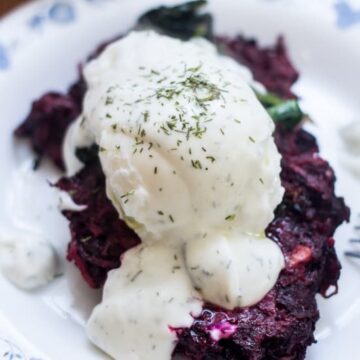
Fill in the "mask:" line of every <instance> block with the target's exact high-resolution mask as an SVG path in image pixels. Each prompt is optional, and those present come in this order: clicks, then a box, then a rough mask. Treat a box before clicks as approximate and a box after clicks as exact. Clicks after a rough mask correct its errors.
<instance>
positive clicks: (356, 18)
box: [335, 1, 360, 29]
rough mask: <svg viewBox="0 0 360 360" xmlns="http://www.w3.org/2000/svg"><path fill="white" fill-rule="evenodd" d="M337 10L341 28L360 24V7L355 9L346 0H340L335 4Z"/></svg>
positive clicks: (338, 23)
mask: <svg viewBox="0 0 360 360" xmlns="http://www.w3.org/2000/svg"><path fill="white" fill-rule="evenodd" d="M335 10H336V14H337V25H338V27H339V28H341V29H346V28H349V27H351V26H353V25H356V24H360V8H359V9H358V10H355V9H353V8H352V7H351V6H350V4H349V3H347V2H346V1H339V2H337V3H336V4H335Z"/></svg>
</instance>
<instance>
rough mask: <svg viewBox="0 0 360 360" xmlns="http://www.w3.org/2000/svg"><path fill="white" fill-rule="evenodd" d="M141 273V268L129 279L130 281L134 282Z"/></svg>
mask: <svg viewBox="0 0 360 360" xmlns="http://www.w3.org/2000/svg"><path fill="white" fill-rule="evenodd" d="M142 273H143V270H139V271H138V272H137V273H136V274H135V275H134V276H133V277H132V278H131V279H130V281H131V282H134V281H135V280H136V279H137V278H138V277H139V276H140V275H141V274H142Z"/></svg>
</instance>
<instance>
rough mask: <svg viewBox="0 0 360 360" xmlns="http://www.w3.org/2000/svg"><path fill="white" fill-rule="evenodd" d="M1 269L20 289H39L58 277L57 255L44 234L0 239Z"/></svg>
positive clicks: (5, 236) (26, 233)
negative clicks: (44, 237)
mask: <svg viewBox="0 0 360 360" xmlns="http://www.w3.org/2000/svg"><path fill="white" fill-rule="evenodd" d="M0 268H1V271H2V273H3V274H4V275H5V277H7V278H8V279H9V280H10V281H11V282H12V283H14V284H15V285H16V286H18V287H19V288H22V289H24V290H33V289H37V288H39V287H41V286H44V285H46V284H47V283H49V282H50V281H51V280H52V279H53V278H54V277H55V274H56V268H57V266H56V256H55V252H54V249H53V248H52V246H51V245H50V243H49V242H48V241H46V240H45V239H43V237H42V235H41V234H36V233H31V232H23V233H21V232H18V233H17V234H16V235H0Z"/></svg>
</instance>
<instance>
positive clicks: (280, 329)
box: [16, 37, 349, 360]
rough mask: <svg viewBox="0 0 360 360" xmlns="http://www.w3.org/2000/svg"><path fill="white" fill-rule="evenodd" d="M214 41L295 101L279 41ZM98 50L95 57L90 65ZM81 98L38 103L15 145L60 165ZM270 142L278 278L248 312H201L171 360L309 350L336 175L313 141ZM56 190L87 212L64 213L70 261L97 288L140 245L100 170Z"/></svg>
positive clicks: (287, 355)
mask: <svg viewBox="0 0 360 360" xmlns="http://www.w3.org/2000/svg"><path fill="white" fill-rule="evenodd" d="M217 41H218V43H221V47H222V48H223V49H225V50H226V52H228V53H229V54H230V55H231V56H233V57H235V58H236V59H237V60H239V61H241V62H242V63H244V64H245V65H247V66H248V67H249V68H250V69H251V70H252V71H253V73H254V75H255V79H256V80H258V81H259V82H261V83H263V84H264V85H265V87H266V88H267V89H268V90H270V91H272V92H274V93H276V94H278V95H280V96H281V97H284V98H291V97H294V95H293V93H292V92H291V90H290V88H291V86H292V85H293V83H294V82H295V81H296V79H297V77H298V74H297V72H296V70H295V69H294V68H293V66H292V64H291V63H290V61H289V59H288V57H287V54H286V50H285V47H284V44H283V40H282V39H279V40H278V43H277V44H276V46H275V47H274V48H267V49H261V48H259V46H258V45H257V43H256V42H255V41H254V40H246V39H244V38H242V37H237V38H235V39H228V38H219V39H218V40H217ZM102 49H103V46H101V47H99V48H98V50H97V51H96V52H95V53H94V54H95V55H94V54H93V55H92V57H94V56H96V54H98V53H99V52H101V51H102ZM85 91H86V84H85V82H84V80H83V79H82V78H80V79H79V81H78V82H77V83H75V84H74V85H73V86H72V87H71V88H70V90H69V93H68V95H56V94H48V95H45V96H44V97H43V98H41V99H40V100H39V101H37V102H36V103H35V104H34V106H33V108H32V111H31V113H30V115H29V117H28V118H27V119H26V121H25V123H24V124H22V125H21V126H20V128H19V129H18V130H17V131H16V133H17V135H20V136H25V137H29V138H30V140H31V142H32V144H33V146H34V148H35V150H36V151H37V152H39V153H43V154H44V155H48V156H50V157H51V158H52V159H53V160H54V161H55V162H56V163H57V164H58V165H62V159H61V144H62V140H63V139H62V138H63V136H64V133H65V129H66V127H67V126H68V124H69V123H70V122H71V121H72V120H74V119H75V118H76V116H77V115H78V114H79V112H80V109H81V106H82V99H83V96H84V93H85ZM64 99H66V100H67V101H62V100H64ZM55 100H58V101H55ZM58 104H59V106H58ZM59 128H60V130H61V131H57V129H59ZM275 141H276V144H277V146H278V148H279V151H280V152H281V154H282V156H283V159H282V172H281V179H282V184H283V186H284V187H285V196H284V200H283V202H282V203H281V204H280V205H279V206H278V208H277V210H276V214H275V218H274V220H273V221H272V223H271V224H270V225H269V227H268V229H267V235H268V236H269V237H270V238H272V239H273V240H274V241H275V242H277V243H278V244H279V245H280V246H281V248H282V251H283V252H284V255H285V259H286V268H285V269H284V270H283V271H282V273H281V274H280V277H279V280H278V282H277V283H276V285H275V287H274V288H273V289H272V290H271V291H270V293H269V294H267V295H266V297H265V298H264V299H263V300H262V301H260V302H259V303H258V304H256V305H255V306H252V307H249V308H245V309H235V310H233V311H225V310H223V309H221V308H218V307H215V306H212V305H210V304H206V306H204V309H203V311H202V313H201V315H200V316H199V317H197V318H196V319H195V321H194V324H193V325H192V327H191V328H190V329H176V331H177V334H178V338H179V342H178V344H177V347H176V349H175V351H174V354H175V355H183V356H185V358H186V359H189V360H275V359H277V360H303V359H304V357H305V352H306V347H307V346H308V345H310V344H311V343H313V342H314V338H313V332H314V328H315V323H316V321H317V319H318V317H319V314H318V309H317V305H316V301H315V295H316V293H318V292H320V293H321V294H323V295H324V296H325V295H327V293H326V292H327V290H328V288H329V287H330V286H334V287H335V289H336V286H337V280H338V278H339V275H340V268H341V266H340V264H339V261H338V259H337V256H336V253H335V250H334V239H333V237H332V236H333V233H334V231H335V229H336V227H337V226H338V225H339V224H341V223H342V222H343V221H344V220H348V218H349V210H348V208H347V207H346V206H345V204H344V201H343V200H342V199H341V198H338V197H336V196H335V194H334V182H335V177H334V173H333V171H332V169H331V168H330V166H329V164H328V163H327V162H326V161H324V160H323V159H321V158H320V157H319V155H318V147H317V144H316V141H315V139H314V137H313V136H312V135H310V134H308V133H307V132H305V131H304V130H302V129H299V128H298V129H295V130H293V131H290V132H289V131H285V130H283V129H281V127H280V126H278V127H277V130H276V132H275ZM57 186H58V187H59V188H61V189H62V190H64V191H67V192H69V194H70V195H71V196H72V198H73V199H74V201H75V202H76V203H77V204H84V205H87V208H86V210H84V211H82V212H71V211H66V212H64V214H65V216H66V217H67V218H68V219H69V221H70V229H71V242H70V244H69V250H68V259H69V260H70V261H74V262H75V264H76V265H77V266H78V268H79V269H80V271H81V273H82V275H83V277H84V279H85V280H86V281H87V282H88V283H89V285H90V286H92V287H100V286H101V285H102V284H103V283H104V281H105V279H106V275H107V272H108V271H109V270H110V269H113V268H116V267H119V266H120V255H121V254H122V253H123V252H124V251H126V250H127V249H129V248H131V247H133V246H135V245H137V244H138V243H139V242H140V239H139V238H138V237H137V236H136V234H135V233H134V232H133V231H132V230H130V229H129V228H128V227H127V226H126V224H125V223H124V222H123V221H121V220H120V219H119V217H118V214H117V211H116V210H115V209H114V207H113V206H112V204H111V202H110V201H109V200H108V199H107V197H106V193H105V179H104V175H103V172H102V170H101V166H100V164H99V162H98V161H95V162H94V163H92V164H91V165H87V166H86V167H84V169H83V170H81V171H80V172H79V173H78V174H76V175H75V176H73V177H71V178H63V179H61V180H60V181H59V182H58V184H57Z"/></svg>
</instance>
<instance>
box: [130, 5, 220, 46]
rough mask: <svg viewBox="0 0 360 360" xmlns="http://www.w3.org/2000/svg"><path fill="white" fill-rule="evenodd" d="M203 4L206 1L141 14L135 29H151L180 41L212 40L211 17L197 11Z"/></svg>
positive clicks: (165, 7)
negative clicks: (197, 38)
mask: <svg viewBox="0 0 360 360" xmlns="http://www.w3.org/2000/svg"><path fill="white" fill-rule="evenodd" d="M205 4H206V0H197V1H190V2H186V3H184V4H181V5H177V6H172V7H167V6H161V7H159V8H156V9H153V10H150V11H148V12H147V13H145V14H143V15H142V16H141V17H140V18H139V20H138V25H137V27H136V28H137V29H144V28H145V29H146V28H152V29H154V30H156V31H158V32H160V33H163V34H165V35H168V36H172V37H176V38H179V39H182V40H188V39H190V38H192V37H194V36H201V37H205V38H207V39H212V37H213V19H212V16H211V15H210V14H208V13H200V11H199V10H200V9H201V8H202V7H203V6H204V5H205Z"/></svg>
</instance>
